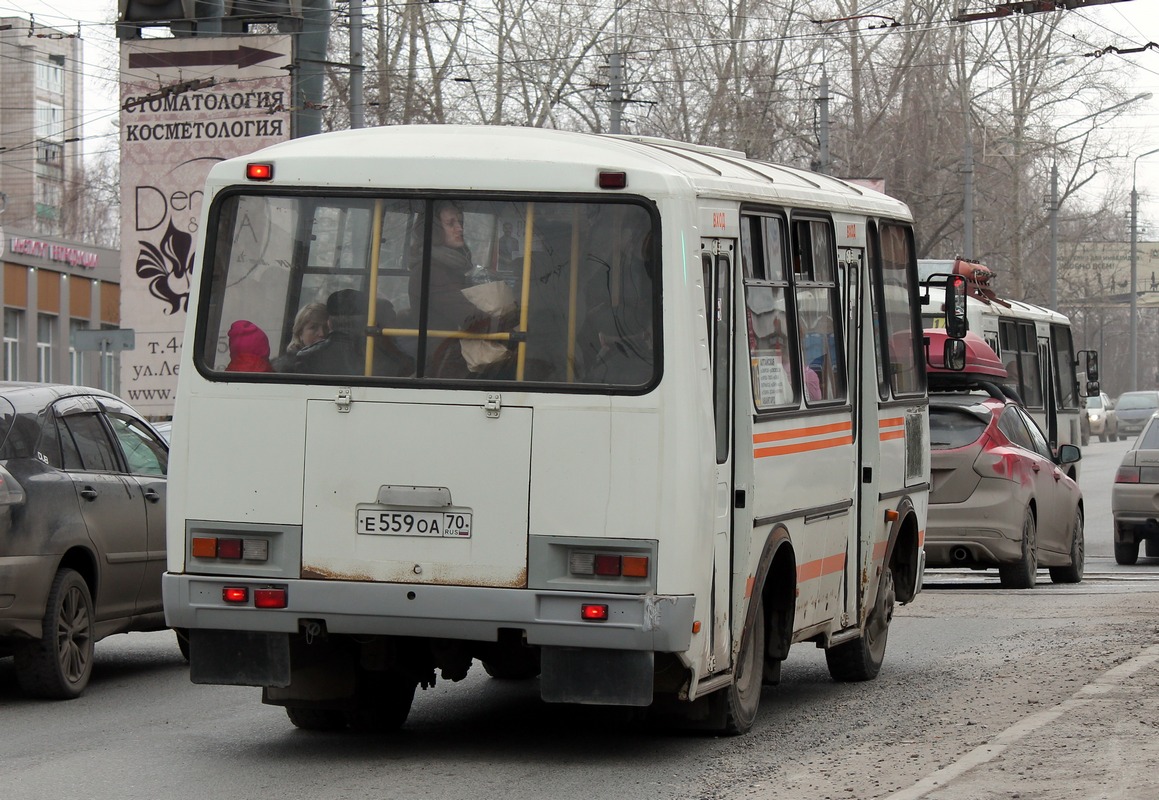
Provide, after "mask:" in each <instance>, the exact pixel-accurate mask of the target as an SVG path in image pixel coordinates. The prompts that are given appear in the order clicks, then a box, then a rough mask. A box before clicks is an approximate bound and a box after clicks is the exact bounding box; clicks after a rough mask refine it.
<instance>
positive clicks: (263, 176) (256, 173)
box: [245, 164, 274, 181]
mask: <svg viewBox="0 0 1159 800" xmlns="http://www.w3.org/2000/svg"><path fill="white" fill-rule="evenodd" d="M245 176H246V177H247V178H249V179H250V180H251V181H268V180H273V177H274V165H273V164H246V165H245Z"/></svg>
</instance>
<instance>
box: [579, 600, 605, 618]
mask: <svg viewBox="0 0 1159 800" xmlns="http://www.w3.org/2000/svg"><path fill="white" fill-rule="evenodd" d="M580 617H582V618H583V619H585V620H587V621H588V622H604V621H606V620H607V618H608V607H607V606H606V605H603V604H600V603H584V604H583V605H582V606H580Z"/></svg>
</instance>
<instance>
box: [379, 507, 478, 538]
mask: <svg viewBox="0 0 1159 800" xmlns="http://www.w3.org/2000/svg"><path fill="white" fill-rule="evenodd" d="M358 532H359V533H361V534H368V535H372V536H444V537H451V538H455V539H470V538H471V512H469V511H413V510H412V511H385V510H382V509H376V508H360V509H358Z"/></svg>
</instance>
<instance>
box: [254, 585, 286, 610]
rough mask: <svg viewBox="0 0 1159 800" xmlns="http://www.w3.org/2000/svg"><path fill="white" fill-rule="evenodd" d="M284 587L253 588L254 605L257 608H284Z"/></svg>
mask: <svg viewBox="0 0 1159 800" xmlns="http://www.w3.org/2000/svg"><path fill="white" fill-rule="evenodd" d="M286 604H287V598H286V590H285V589H254V606H256V607H257V608H285V607H286Z"/></svg>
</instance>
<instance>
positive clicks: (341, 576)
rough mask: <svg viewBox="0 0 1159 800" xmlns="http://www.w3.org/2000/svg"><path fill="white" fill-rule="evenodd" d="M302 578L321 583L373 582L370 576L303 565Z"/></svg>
mask: <svg viewBox="0 0 1159 800" xmlns="http://www.w3.org/2000/svg"><path fill="white" fill-rule="evenodd" d="M302 577H303V578H305V579H307V580H319V581H372V580H374V578H372V577H371V576H370V575H368V574H366V573H358V572H338V571H337V570H333V569H326V568H325V567H311V566H307V565H305V564H303V565H302Z"/></svg>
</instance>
